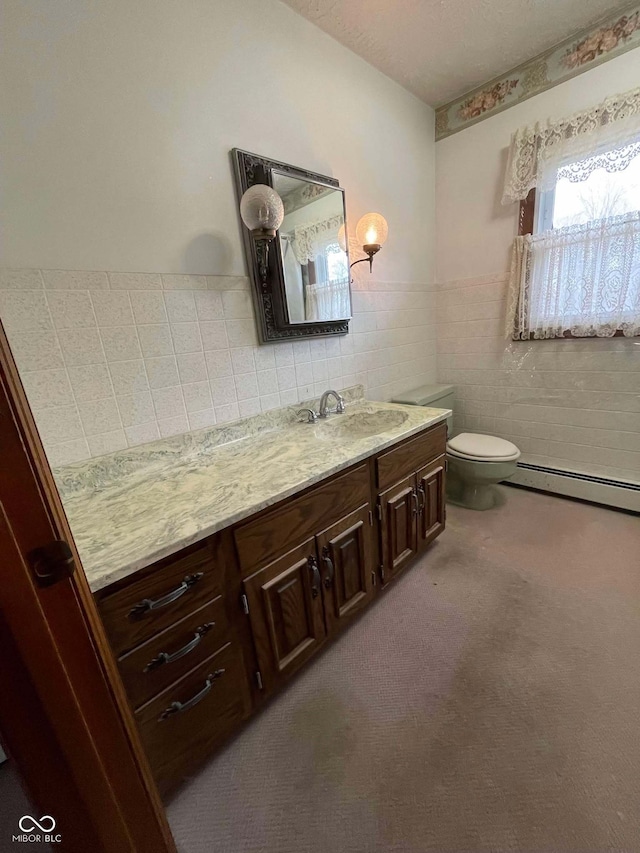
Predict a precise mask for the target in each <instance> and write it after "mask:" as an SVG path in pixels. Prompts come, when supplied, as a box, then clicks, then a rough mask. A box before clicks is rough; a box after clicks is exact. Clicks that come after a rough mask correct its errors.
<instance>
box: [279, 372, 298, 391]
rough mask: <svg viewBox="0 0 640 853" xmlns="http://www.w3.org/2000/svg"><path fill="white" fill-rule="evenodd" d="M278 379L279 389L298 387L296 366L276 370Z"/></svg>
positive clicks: (285, 389)
mask: <svg viewBox="0 0 640 853" xmlns="http://www.w3.org/2000/svg"><path fill="white" fill-rule="evenodd" d="M276 376H277V380H278V390H279V391H287V390H289V389H290V388H295V387H296V369H295V367H293V366H292V367H279V368H278V369H277V370H276Z"/></svg>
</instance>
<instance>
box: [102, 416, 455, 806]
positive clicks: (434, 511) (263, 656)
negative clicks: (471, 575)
mask: <svg viewBox="0 0 640 853" xmlns="http://www.w3.org/2000/svg"><path fill="white" fill-rule="evenodd" d="M445 442H446V428H445V426H444V425H443V424H439V425H437V426H435V427H433V428H431V429H429V430H426V431H424V432H422V433H420V434H419V435H417V436H415V437H413V438H410V439H407V440H405V441H403V442H400V443H399V444H397V445H395V446H393V447H391V448H390V449H388V450H386V451H384V452H382V453H380V454H378V455H374V456H372V457H369V458H368V459H366V460H364V461H363V462H360V463H358V464H357V465H355V466H354V467H352V468H351V469H348V470H346V471H343V472H340V473H339V474H337V475H335V476H333V477H330V478H328V479H326V480H324V481H321V482H319V483H318V484H316V485H313V486H311V487H309V488H307V489H306V490H305V491H303V492H302V493H299V494H297V495H293V496H292V497H290V498H287V499H285V500H283V501H281V502H280V503H278V504H276V505H275V506H273V507H270V508H269V509H266V510H264V511H262V512H260V513H257V514H256V515H255V516H252V517H251V518H249V519H247V520H246V521H243V522H239V523H238V524H236V525H234V526H233V527H231V528H227V529H226V530H223V531H221V532H220V533H216V534H215V535H213V536H211V537H209V538H207V539H204V540H202V541H201V542H199V543H197V544H195V545H191V546H189V547H187V548H185V549H183V550H182V551H181V552H179V553H178V554H174V555H172V556H171V557H167V558H165V559H163V560H160V561H159V562H158V563H156V564H154V565H153V566H150V567H147V568H145V569H142V570H140V571H139V572H135V573H134V574H132V575H130V576H129V577H127V578H123V579H122V580H120V581H116V582H115V583H114V584H112V585H111V586H109V587H107V588H106V589H103V590H101V591H100V592H99V593H97V595H96V598H97V601H98V606H99V609H100V611H101V614H102V618H103V621H104V624H105V627H106V629H107V633H108V635H109V638H110V642H111V645H112V648H113V651H114V653H115V655H116V658H117V661H118V665H119V668H120V672H121V674H122V678H123V682H124V684H125V686H126V689H127V694H128V696H129V699H130V702H131V706H132V709H133V710H134V712H135V718H136V720H137V722H138V727H139V729H140V734H141V737H142V740H143V743H144V745H145V747H146V751H147V755H148V757H149V761H150V764H151V767H152V768H153V771H154V773H155V776H156V779H157V782H158V786H159V788H160V791H161V792H162V793H163V794H165V795H166V794H167V793H169V792H171V790H173V789H174V788H175V787H176V786H177V785H178V784H179V783H180V782H181V781H182V780H183V779H184V778H185V777H186V776H187V775H189V774H191V773H193V772H194V770H195V769H196V768H197V766H198V765H199V764H201V763H202V761H203V760H205V759H206V758H207V757H208V756H209V755H210V753H211V752H212V751H213V750H214V749H215V748H217V746H219V745H220V744H221V743H222V742H223V741H224V740H225V739H226V738H227V737H228V736H229V735H230V734H231V733H232V732H233V731H235V730H236V729H237V728H238V727H239V726H240V725H241V723H242V722H243V721H244V720H246V719H247V718H248V717H249V716H250V715H251V713H252V712H253V711H254V710H255V709H256V708H257V707H258V705H259V704H260V703H261V700H262V699H263V698H264V697H266V696H268V695H269V694H270V693H271V692H272V691H273V690H275V689H276V688H278V687H279V686H280V685H282V684H283V683H284V682H285V681H286V680H287V679H288V678H289V677H290V676H291V675H292V674H293V673H294V672H296V671H297V670H298V669H300V667H302V666H303V665H304V664H305V663H306V662H307V661H309V660H310V658H311V657H313V655H314V654H315V653H316V652H317V651H319V650H320V649H321V648H322V646H323V645H324V644H325V643H326V642H328V641H329V640H330V639H331V638H332V637H333V636H335V635H336V634H337V633H338V632H339V631H341V630H342V628H343V626H345V625H346V624H348V622H349V621H350V620H351V619H352V618H353V617H354V616H356V615H357V614H358V613H359V612H361V611H362V610H363V609H364V608H365V607H367V606H368V604H369V603H370V602H371V601H372V600H373V598H374V597H375V595H376V594H377V593H378V591H379V589H380V586H379V585H378V578H379V579H380V580H382V581H383V583H388V582H389V581H390V580H392V579H393V578H394V577H395V576H396V575H398V574H399V573H400V571H401V570H402V569H403V568H404V567H405V566H406V565H407V563H409V562H410V561H411V559H412V558H413V557H415V556H416V555H417V554H419V553H420V552H421V551H422V550H423V549H424V548H426V546H427V545H428V544H429V543H430V542H431V541H432V540H433V539H434V538H435V537H436V536H438V535H439V534H440V533H441V532H442V530H443V529H444V524H445V512H446V510H445V492H444V488H445V469H446V465H445V457H444V452H445Z"/></svg>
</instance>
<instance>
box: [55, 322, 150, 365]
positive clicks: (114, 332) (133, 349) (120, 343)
mask: <svg viewBox="0 0 640 853" xmlns="http://www.w3.org/2000/svg"><path fill="white" fill-rule="evenodd" d="M100 337H101V338H102V344H103V346H104V351H105V355H106V356H107V361H131V360H132V359H135V358H140V357H141V356H142V353H141V352H140V344H139V342H138V333H137V331H136V327H135V326H113V327H112V328H105V329H100ZM63 349H64V346H63ZM153 354H154V355H155V353H153Z"/></svg>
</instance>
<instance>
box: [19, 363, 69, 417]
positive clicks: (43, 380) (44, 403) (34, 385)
mask: <svg viewBox="0 0 640 853" xmlns="http://www.w3.org/2000/svg"><path fill="white" fill-rule="evenodd" d="M20 378H21V379H22V384H23V385H24V390H25V391H26V394H27V398H28V400H29V405H30V406H31V408H32V409H34V411H35V410H38V409H48V408H50V407H52V406H72V405H73V404H74V402H75V401H74V398H73V393H72V391H71V384H70V383H69V377H68V375H67V371H66V370H60V369H58V370H33V371H31V372H30V373H23V374H21V377H20Z"/></svg>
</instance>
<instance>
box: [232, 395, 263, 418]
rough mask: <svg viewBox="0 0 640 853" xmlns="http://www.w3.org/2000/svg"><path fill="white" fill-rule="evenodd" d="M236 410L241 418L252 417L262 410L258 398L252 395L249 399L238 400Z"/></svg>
mask: <svg viewBox="0 0 640 853" xmlns="http://www.w3.org/2000/svg"><path fill="white" fill-rule="evenodd" d="M238 411H239V412H240V417H241V418H252V417H253V416H254V415H259V414H260V412H261V411H262V409H261V408H260V398H259V397H252V398H251V399H250V400H240V402H239V403H238Z"/></svg>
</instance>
